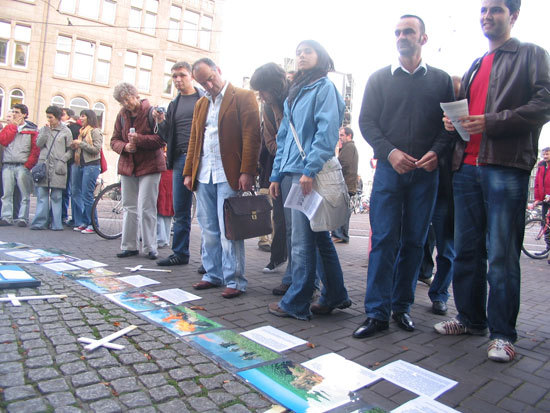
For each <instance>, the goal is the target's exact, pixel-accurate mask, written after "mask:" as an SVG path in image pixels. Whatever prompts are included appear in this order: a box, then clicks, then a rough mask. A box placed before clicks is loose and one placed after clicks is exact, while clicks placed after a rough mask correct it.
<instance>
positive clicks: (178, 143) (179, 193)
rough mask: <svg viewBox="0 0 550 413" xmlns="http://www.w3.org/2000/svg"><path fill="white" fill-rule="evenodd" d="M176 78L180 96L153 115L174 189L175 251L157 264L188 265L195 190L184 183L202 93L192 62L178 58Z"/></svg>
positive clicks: (173, 73) (173, 241) (175, 66)
mask: <svg viewBox="0 0 550 413" xmlns="http://www.w3.org/2000/svg"><path fill="white" fill-rule="evenodd" d="M172 81H173V82H174V86H175V87H176V89H177V90H178V92H179V93H178V96H176V98H175V99H174V100H173V101H172V102H170V104H169V105H168V111H167V112H166V115H165V114H164V113H163V112H162V111H157V110H155V111H154V112H153V116H154V117H155V119H156V121H157V122H158V128H159V130H158V134H159V136H160V137H161V138H162V139H163V140H164V141H165V142H166V143H167V151H166V160H167V163H168V169H173V170H174V173H173V174H172V192H173V201H174V237H173V239H172V251H173V252H174V253H173V254H172V255H170V256H169V257H167V258H164V259H162V260H159V261H157V265H161V266H168V265H184V264H188V263H189V233H190V231H191V203H192V200H193V193H192V192H191V191H190V190H189V189H187V188H186V187H185V185H183V167H184V166H185V160H186V158H187V146H188V145H189V136H190V135H191V123H192V122H193V111H194V109H195V103H197V100H199V98H200V97H201V96H202V93H200V92H199V90H198V89H196V88H195V87H193V76H192V74H191V65H190V64H189V63H187V62H177V63H175V64H174V66H172Z"/></svg>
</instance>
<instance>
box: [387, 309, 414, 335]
mask: <svg viewBox="0 0 550 413" xmlns="http://www.w3.org/2000/svg"><path fill="white" fill-rule="evenodd" d="M391 318H393V319H394V320H395V322H396V323H397V325H398V326H399V328H402V329H403V330H405V331H414V322H413V321H412V318H411V316H410V315H409V314H407V313H393V314H392V316H391Z"/></svg>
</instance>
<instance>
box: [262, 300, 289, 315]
mask: <svg viewBox="0 0 550 413" xmlns="http://www.w3.org/2000/svg"><path fill="white" fill-rule="evenodd" d="M267 311H269V312H270V313H271V314H273V315H276V316H277V317H292V316H291V315H290V314H288V313H287V312H286V311H285V310H283V309H282V308H281V307H279V303H277V302H275V303H269V305H268V306H267Z"/></svg>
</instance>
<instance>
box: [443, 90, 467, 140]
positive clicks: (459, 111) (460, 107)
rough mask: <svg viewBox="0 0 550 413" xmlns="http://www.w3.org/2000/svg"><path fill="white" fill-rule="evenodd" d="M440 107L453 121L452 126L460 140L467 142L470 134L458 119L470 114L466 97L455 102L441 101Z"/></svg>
mask: <svg viewBox="0 0 550 413" xmlns="http://www.w3.org/2000/svg"><path fill="white" fill-rule="evenodd" d="M441 109H443V112H445V114H446V115H447V117H448V118H449V120H450V121H451V122H452V123H453V126H454V127H455V129H456V131H457V132H458V133H459V135H460V137H461V138H462V140H463V141H465V142H469V141H470V134H469V133H468V132H466V130H465V129H464V128H463V127H462V125H461V123H460V122H459V120H458V119H459V118H461V117H463V116H468V115H469V114H470V112H469V110H468V101H467V100H466V99H462V100H458V101H456V102H449V103H441Z"/></svg>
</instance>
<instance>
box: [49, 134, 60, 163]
mask: <svg viewBox="0 0 550 413" xmlns="http://www.w3.org/2000/svg"><path fill="white" fill-rule="evenodd" d="M59 132H61V130H58V131H57V133H56V134H55V136H54V137H53V141H52V144H51V146H50V149H48V154H47V155H46V160H48V158H49V157H50V153H51V152H52V148H53V144H54V143H55V139H56V138H57V135H59Z"/></svg>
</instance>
